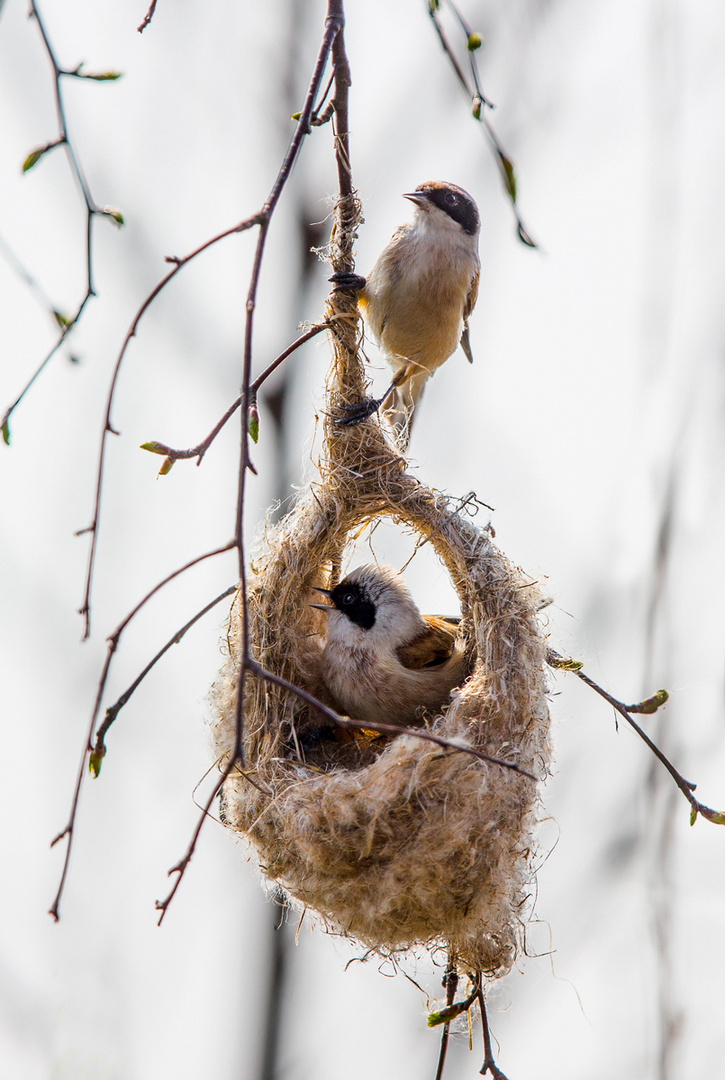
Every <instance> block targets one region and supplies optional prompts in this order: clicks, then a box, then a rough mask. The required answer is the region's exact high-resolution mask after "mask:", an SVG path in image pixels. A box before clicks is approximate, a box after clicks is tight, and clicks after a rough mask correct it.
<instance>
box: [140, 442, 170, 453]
mask: <svg viewBox="0 0 725 1080" xmlns="http://www.w3.org/2000/svg"><path fill="white" fill-rule="evenodd" d="M139 449H140V450H148V452H149V453H150V454H165V453H166V447H165V446H164V445H163V443H159V442H142V443H141V445H140V447H139Z"/></svg>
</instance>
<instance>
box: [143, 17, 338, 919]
mask: <svg viewBox="0 0 725 1080" xmlns="http://www.w3.org/2000/svg"><path fill="white" fill-rule="evenodd" d="M344 24H345V17H344V8H343V0H328V6H327V16H326V18H325V30H324V33H323V37H322V43H321V45H320V49H319V52H318V56H317V61H316V63H315V68H314V71H313V74H312V78H311V80H310V85H309V88H308V91H307V95H306V97H305V104H304V107H303V109H302V112H301V113H300V117H299V120H298V123H297V130H296V132H295V135H294V137H293V139H292V142H291V144H290V147H289V150H288V151H287V154H286V155H285V158H284V161H283V163H282V166H281V168H280V170H279V173H278V174H277V179H276V180H275V182H274V185H273V187H272V190H271V192H270V194H269V197H268V198H267V201H266V202H265V204H264V206H263V208H262V210H261V211H260V212H259V214H258V215H257V220H256V221H255V224H258V225H259V234H258V237H257V246H256V250H255V254H254V262H253V266H252V273H251V278H250V283H249V290H248V293H247V306H246V310H247V315H246V322H245V330H244V362H243V369H242V394H241V399H242V400H241V410H242V447H241V453H240V460H239V474H238V485H237V513H236V529H235V543H236V547H237V554H238V559H239V591H240V622H241V640H240V662H239V672H238V678H237V704H236V716H235V743H234V747H233V748H232V751H231V752H230V755H229V758H228V760H227V763H226V765H225V767H224V769H223V771H222V773H221V775H220V777H219V780H218V783H217V785H216V787H215V789H214V791H213V792H212V793H211V795H210V796H209V798H208V800H207V803H206V805H205V807H204V810H203V811H202V813H201V815H200V817H199V820H198V822H197V825H196V828H195V829H194V833H193V835H192V837H191V840H190V842H189V846H188V847H187V850H186V852H185V854H184V856H183V858H182V859H180V860H179V862H178V863H176V864H175V866H173V867H172V868H171V870H170V871H169V874H175V875H176V878H175V881H174V884H173V887H172V888H171V890H170V892H169V894H168V895H167V896H166V898H165V899H164V900H162V901H157V904H156V906H157V909H158V910H159V911H160V912H161V915H160V917H159V923H161V921H162V920H163V918H164V915H165V914H166V911H167V910H168V907H169V904H170V903H171V901H172V900H173V898H174V896H175V894H176V890H177V889H178V887H179V885H180V884H181V881H182V879H183V876H184V873H185V872H186V868H187V866H188V865H189V862H190V861H191V858H192V856H193V854H194V851H195V850H196V844H197V841H198V839H199V834H200V833H201V829H202V827H203V824H204V821H205V820H206V817H207V815H208V813H209V809H210V807H211V805H212V803H213V801H214V799H215V798H216V796H217V794H218V792H219V791H220V790H221V788H222V787H223V785H224V783H225V781H226V779H227V778H228V777H229V776H230V775H231V773H232V771H233V770H234V769H237V768H239V767H241V769H242V770H243V769H244V751H243V734H244V726H243V720H244V682H245V678H246V675H247V672H248V671H249V670H250V665H251V657H250V655H249V631H248V621H249V620H248V612H247V568H246V551H245V545H244V535H243V528H244V509H245V495H246V483H247V473H248V471H249V468H250V456H249V438H250V435H249V427H248V415H249V407H250V404H251V402H252V381H251V370H252V343H253V331H254V311H255V306H256V296H257V287H258V284H259V276H260V271H261V266H262V260H263V256H264V248H265V242H266V238H267V231H268V229H269V223H270V221H271V218H272V214H273V213H274V210H275V207H276V206H277V203H278V202H279V199H280V196H281V194H282V191H283V189H284V186H285V184H286V183H287V180H288V179H289V177H290V174H291V171H292V167H293V165H294V163H295V161H296V159H297V157H298V155H299V152H300V149H301V147H302V143H303V141H304V139H305V137H306V136H307V135H308V134H309V133H310V130H311V127H310V119H311V116H312V110H313V107H314V102H315V100H316V98H317V95H318V93H319V89H320V85H321V83H322V79H323V76H324V73H325V68H326V66H327V63H328V60H329V58H330V53H331V52H332V51H333V44H334V43H335V42H336V39H337V38H338V36H339V37H340V38H342V31H343V27H344ZM341 52H342V56H344V45H342V46H338V47H337V49H336V51H335V52H334V53H333V66H334V70H335V86H336V99H335V107H336V110H339V109H340V105H339V101H338V99H339V95H340V92H341V89H342V88H343V85H344V84H343V81H342V80H341V79H340V78H339V77H338V66H337V65H338V63H339V57H340V54H341ZM348 79H349V76H348ZM344 92H345V93H346V86H344ZM343 115H344V117H345V119H346V108H345V109H344V110H343ZM345 130H346V129H345Z"/></svg>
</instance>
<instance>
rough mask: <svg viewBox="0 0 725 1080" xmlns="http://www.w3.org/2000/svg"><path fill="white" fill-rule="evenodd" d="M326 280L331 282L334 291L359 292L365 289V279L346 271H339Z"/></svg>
mask: <svg viewBox="0 0 725 1080" xmlns="http://www.w3.org/2000/svg"><path fill="white" fill-rule="evenodd" d="M327 280H328V281H331V282H332V284H333V285H334V286H335V291H337V290H338V289H351V290H352V291H353V292H360V290H361V289H364V288H365V278H364V277H361V276H360V274H353V273H350V272H349V271H347V270H340V271H338V273H337V274H333V275H332V277H331V278H328V279H327Z"/></svg>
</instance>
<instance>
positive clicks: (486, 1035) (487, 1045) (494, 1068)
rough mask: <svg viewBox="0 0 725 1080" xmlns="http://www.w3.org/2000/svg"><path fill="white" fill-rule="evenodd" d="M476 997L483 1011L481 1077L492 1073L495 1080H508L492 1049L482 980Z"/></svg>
mask: <svg viewBox="0 0 725 1080" xmlns="http://www.w3.org/2000/svg"><path fill="white" fill-rule="evenodd" d="M475 996H476V997H477V998H478V1004H479V1007H480V1009H481V1027H482V1028H483V1065H482V1066H481V1069H480V1073H481V1076H485V1075H486V1073H490V1074H491V1076H492V1077H493V1080H506V1077H505V1076H504V1074H503V1073H502V1072H501V1070H500V1069H499V1067H498V1065H497V1064H496V1062H495V1061H494V1057H493V1050H492V1049H491V1032H490V1030H489V1027H488V1013H487V1012H486V1001H485V999H484V996H483V989H482V987H481V983H480V979H479V983H478V990H477V992H476V995H475Z"/></svg>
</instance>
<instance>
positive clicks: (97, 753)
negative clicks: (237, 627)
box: [90, 585, 237, 776]
mask: <svg viewBox="0 0 725 1080" xmlns="http://www.w3.org/2000/svg"><path fill="white" fill-rule="evenodd" d="M236 590H237V587H236V585H230V586H229V588H228V589H225V590H224V592H223V593H220V594H219V596H217V597H215V598H214V600H212V601H210V603H208V604H206V606H205V607H203V608H202V609H201V611H197V613H196V615H194V616H193V617H192V618H191V619H189V621H188V622H186V623H184V625H183V626H182V627H181V629H179V630H177V631H176V633H175V634H174V635H173V636H172V637H171V638H169V640H168V641H167V642H166V644H165V645H164V646H162V648H160V649H159V651H158V652H157V653H156V655H155V656H154V657H153V659H151V660H149V662H148V664H147V665H146V667H145V668H144V669H143V671H141V673H140V674H139V675H137V676H136V678H135V679H134V680H133V682H132V683H131V685H130V686H129V687H128V689H127V690H125V691H124V692H123V693H122V694H121V696H120V698H119V699H118V701H116V702H115V703H114V704H113V705H109V707H108V708H107V709H106V716H105V718H104V721H103V723H102V724H101V726H100V727H99V729H98V732H97V733H96V742H95V745H94V747H93V752H92V753H91V758H90V767H91V771H92V772H93V773H94V774H95V775H96V776H98V774H99V772H100V771H101V761H102V760H103V758H104V757H105V756H106V745H105V742H104V740H105V737H106V733H107V732H108V729H109V728H110V726H111V724H112V723H113V722H114V720H115V719H116V717H117V716H118V714H119V713H120V711H121V709H122V708H123V707H124V705H126V704H127V703H128V701H129V699H130V697H131V695H132V694H133V693H134V691H135V690H137V689H138V687H139V686H140V685H141V683H142V682H143V680H144V679H145V678H146V676H147V675H148V673H149V672H150V671H151V669H152V668H153V667H155V666H156V664H157V663H158V662H159V660H160V659H161V657H162V656H164V655H165V654H166V653H167V652H168V651H169V649H170V648H171V646H172V645H178V644H179V642H180V641H181V639H182V638H183V637H184V635H185V634H186V632H187V631H188V630H190V629H191V627H192V626H193V625H194V624H195V623H197V622H198V621H199V619H201V618H203V616H204V615H206V614H207V612H209V611H211V609H212V608H214V607H216V605H217V604H219V603H221V601H222V600H223V599H224V597H225V596H231V595H232V593H234V592H236Z"/></svg>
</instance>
